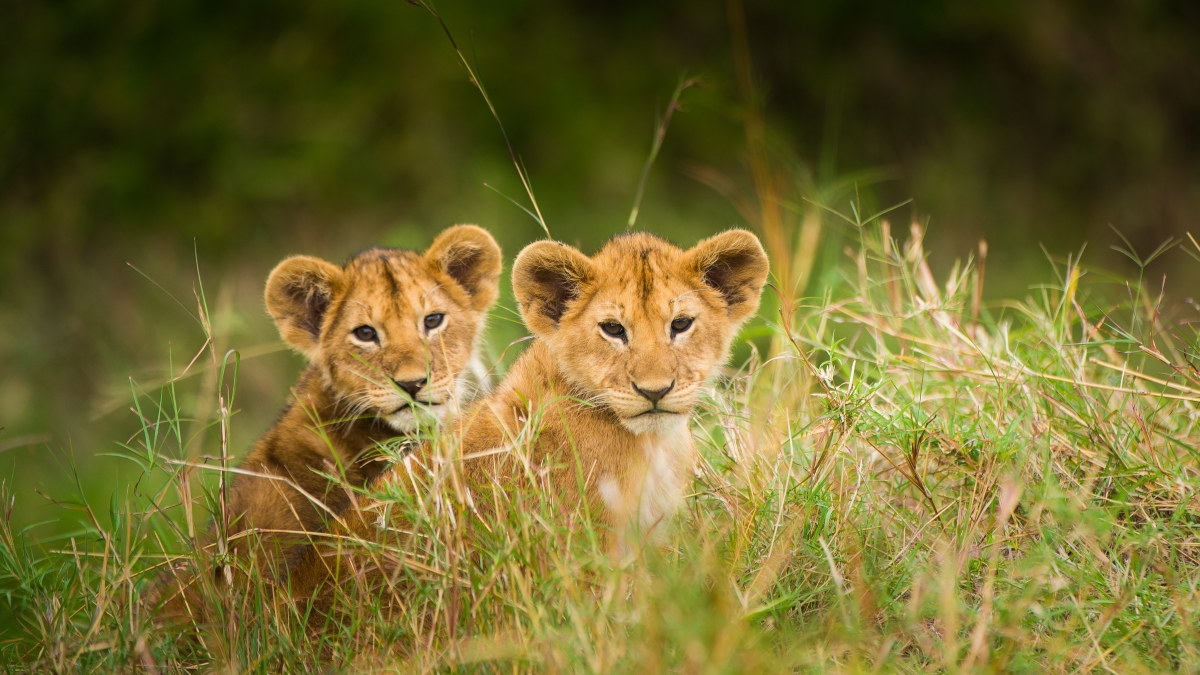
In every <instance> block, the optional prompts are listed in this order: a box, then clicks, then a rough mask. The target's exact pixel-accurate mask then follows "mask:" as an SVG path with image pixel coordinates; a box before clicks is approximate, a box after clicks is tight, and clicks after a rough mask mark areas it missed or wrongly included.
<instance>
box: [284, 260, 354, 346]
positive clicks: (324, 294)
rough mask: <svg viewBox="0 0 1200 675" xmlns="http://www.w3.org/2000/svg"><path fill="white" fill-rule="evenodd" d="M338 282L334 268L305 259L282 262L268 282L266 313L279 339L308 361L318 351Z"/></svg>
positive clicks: (339, 280) (338, 269) (339, 273)
mask: <svg viewBox="0 0 1200 675" xmlns="http://www.w3.org/2000/svg"><path fill="white" fill-rule="evenodd" d="M341 280H342V270H341V268H339V267H338V266H337V265H334V264H333V263H329V262H325V261H324V260H321V259H320V258H313V257H311V256H306V255H298V256H293V257H291V258H288V259H287V260H284V261H283V262H281V263H279V265H278V266H276V267H275V269H274V270H273V271H272V272H271V276H270V277H268V278H267V311H268V312H270V313H271V317H272V318H274V319H275V325H276V326H278V327H279V335H280V336H282V337H283V339H284V341H285V342H287V343H288V344H289V345H291V346H293V347H295V348H296V349H297V350H299V351H300V352H301V353H302V354H304V355H305V356H307V357H309V358H312V357H313V356H315V355H316V353H317V350H318V349H319V347H320V341H321V323H322V322H323V321H324V320H325V312H326V310H328V309H329V303H330V301H331V300H332V298H333V291H334V288H335V287H336V286H337V285H338V284H339V283H341Z"/></svg>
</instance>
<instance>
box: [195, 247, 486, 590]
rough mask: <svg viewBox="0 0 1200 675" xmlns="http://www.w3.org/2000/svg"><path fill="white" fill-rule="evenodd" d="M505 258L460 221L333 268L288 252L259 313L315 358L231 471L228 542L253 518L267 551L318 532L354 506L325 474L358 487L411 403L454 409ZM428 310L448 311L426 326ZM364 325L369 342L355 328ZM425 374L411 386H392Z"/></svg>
mask: <svg viewBox="0 0 1200 675" xmlns="http://www.w3.org/2000/svg"><path fill="white" fill-rule="evenodd" d="M500 269H501V254H500V248H499V247H498V246H497V245H496V242H495V240H494V239H493V238H492V236H491V235H490V234H488V233H487V232H486V231H485V230H483V229H481V228H478V227H475V226H473V225H461V226H457V227H453V228H450V229H448V230H446V231H445V232H443V233H442V234H441V235H439V236H438V237H437V239H436V240H435V241H434V242H433V244H432V245H431V246H430V248H429V250H428V251H426V252H425V253H424V254H420V253H415V252H412V251H406V250H401V249H381V248H373V249H369V250H367V251H364V252H362V253H359V254H358V255H356V256H354V257H353V258H351V259H350V260H349V261H348V262H347V263H346V264H345V265H344V266H341V267H339V266H337V265H334V264H332V263H328V262H326V261H324V260H320V259H318V258H312V257H308V256H296V257H292V258H288V259H287V260H284V261H283V262H282V263H280V264H279V266H277V267H276V268H275V270H274V271H272V272H271V275H270V278H269V279H268V280H267V287H266V304H267V310H268V311H269V312H270V314H271V316H272V317H273V318H274V319H275V322H276V324H277V325H278V327H279V332H280V334H281V335H282V336H283V339H284V340H285V341H287V342H288V344H290V345H291V346H292V347H294V348H296V349H297V350H299V351H300V352H301V353H303V354H304V355H305V356H307V357H308V358H309V360H310V363H309V365H308V367H307V368H305V370H304V372H303V373H302V374H301V375H300V378H299V381H298V382H297V384H296V386H295V388H294V389H293V390H292V393H293V397H292V400H291V401H289V403H288V405H287V407H286V408H285V409H284V411H283V413H282V414H281V415H280V417H279V419H278V421H276V423H275V424H274V425H273V426H272V427H271V428H270V430H268V431H267V432H266V434H265V435H263V437H262V438H261V439H260V440H259V441H258V442H257V443H256V444H255V445H254V447H253V449H252V450H251V451H250V453H249V454H248V455H247V456H246V458H245V460H244V461H243V462H242V464H241V466H240V467H239V471H238V473H237V475H236V476H235V477H234V478H233V482H232V486H231V489H230V496H229V504H228V512H227V520H228V527H227V533H228V536H230V537H231V538H233V540H234V541H235V542H236V543H235V545H234V547H233V549H234V552H235V553H238V552H245V551H246V549H247V546H248V543H249V542H250V541H251V540H250V539H248V538H246V537H238V536H237V535H238V534H239V533H242V532H245V531H247V530H249V529H251V528H254V529H257V530H258V531H259V534H260V536H259V538H258V541H261V542H262V543H263V544H264V545H265V546H264V548H265V549H266V551H267V554H268V559H271V558H273V557H274V556H273V554H274V553H277V552H280V551H284V550H286V549H287V548H288V547H290V546H293V545H295V544H296V543H297V542H298V541H303V540H304V534H303V533H305V532H315V531H320V530H322V529H324V528H325V522H326V519H327V518H329V517H330V515H331V514H336V513H340V512H341V511H343V510H344V509H345V507H346V506H347V504H348V503H349V495H348V493H347V489H346V488H344V487H341V486H338V485H337V484H336V483H335V482H333V481H330V480H329V479H328V478H326V476H325V475H327V474H328V475H338V476H340V477H341V478H342V479H343V480H344V481H345V483H346V484H347V485H348V486H356V487H362V486H364V485H366V484H367V482H368V481H369V480H371V479H372V478H373V477H375V476H376V475H378V474H379V472H380V471H381V470H382V469H383V468H384V465H383V464H382V463H381V462H380V461H378V460H377V459H373V458H372V456H371V453H372V451H373V450H375V449H376V448H377V447H378V444H379V443H380V442H382V441H386V440H388V439H391V438H394V437H397V436H401V435H404V434H408V433H411V432H415V431H416V430H417V429H418V426H419V422H420V420H419V419H418V414H422V415H426V416H427V417H429V418H440V417H442V416H444V415H446V414H447V413H451V412H454V411H456V410H457V407H458V401H459V397H460V395H462V393H463V392H462V391H461V390H462V389H463V381H464V375H465V374H466V373H467V370H468V367H469V366H470V365H471V362H472V359H473V357H474V354H475V351H476V347H477V345H478V342H479V337H480V334H481V332H482V328H483V325H484V321H485V319H486V317H487V312H488V309H489V308H490V307H491V305H492V304H493V303H494V302H495V300H496V297H497V294H498V290H499V288H498V286H499V275H500ZM433 314H442V315H443V316H444V318H443V319H442V322H441V323H440V325H438V326H437V327H435V328H432V329H430V328H428V327H427V326H426V325H425V323H424V322H425V319H426V317H428V316H430V315H433ZM362 326H368V327H370V328H371V329H372V330H373V331H374V332H375V336H374V340H362V339H360V337H359V336H356V329H358V328H359V327H362ZM420 380H427V381H426V383H424V384H423V385H422V386H421V387H420V388H419V389H417V390H416V395H415V396H414V397H410V395H409V394H408V393H407V392H406V391H403V390H402V388H401V386H400V385H399V383H406V382H407V383H411V382H415V381H420ZM410 386H411V385H410ZM414 401H415V404H414ZM414 405H415V406H416V407H417V408H419V410H420V411H421V412H420V413H417V412H414V410H413V408H414ZM185 576H186V575H185Z"/></svg>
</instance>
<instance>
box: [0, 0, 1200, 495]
mask: <svg viewBox="0 0 1200 675" xmlns="http://www.w3.org/2000/svg"><path fill="white" fill-rule="evenodd" d="M438 9H439V11H440V12H441V13H442V14H443V16H444V17H445V19H446V21H447V23H448V25H449V26H450V27H451V29H452V30H453V31H454V32H455V35H456V37H457V39H458V42H459V44H460V46H461V47H462V49H463V51H464V53H465V54H466V55H467V57H468V58H469V59H471V60H472V61H473V63H474V64H475V65H476V67H477V68H478V71H479V72H480V74H481V76H482V79H483V81H484V83H485V84H486V85H487V87H488V89H489V92H490V93H491V95H492V98H493V100H494V101H495V103H496V106H497V108H498V110H499V113H500V115H501V117H502V118H503V120H504V123H505V126H506V128H507V130H508V134H509V137H510V139H511V140H512V144H513V147H514V148H515V149H516V151H517V152H518V153H519V154H520V156H521V158H522V160H523V161H524V164H525V166H526V167H527V168H528V171H529V174H530V176H531V178H532V181H533V187H534V190H535V192H536V194H537V195H538V199H539V202H540V203H541V207H542V210H543V213H545V215H546V219H547V221H548V224H549V227H550V230H551V232H552V233H553V234H554V236H556V237H557V238H560V239H563V240H565V241H568V242H571V243H577V244H579V245H580V246H582V247H584V248H585V249H590V248H591V247H593V246H595V245H596V244H597V243H598V242H600V241H601V240H603V239H604V238H605V237H607V236H609V235H610V234H611V233H613V232H615V231H619V230H620V229H622V228H623V227H624V223H625V219H626V217H627V214H628V212H629V208H630V206H631V202H632V199H633V195H634V193H635V190H636V187H637V180H638V176H639V175H640V171H641V167H642V163H643V161H644V160H645V157H646V154H647V152H648V151H649V147H650V140H651V134H652V131H653V125H654V121H655V114H656V110H657V111H659V112H661V109H662V108H663V107H664V106H665V105H666V101H667V97H668V96H669V94H670V91H671V89H672V87H673V86H674V85H675V83H676V82H677V81H678V80H679V78H680V77H681V76H682V75H683V74H684V73H687V74H689V75H695V76H699V77H700V78H701V79H702V81H703V82H704V85H703V86H701V87H696V88H693V89H690V90H689V91H688V92H687V93H686V94H685V96H684V107H683V111H682V112H681V113H679V114H678V115H676V116H675V118H674V120H673V122H672V126H671V128H670V130H669V133H668V136H667V138H666V142H665V144H664V146H663V149H662V154H661V156H660V157H659V158H658V163H657V165H656V167H655V169H654V171H653V172H652V173H651V175H650V181H649V184H648V187H647V191H646V199H645V202H644V204H643V208H642V215H641V218H640V219H639V227H645V228H647V229H651V230H653V231H656V232H659V233H662V234H664V235H666V236H668V237H671V238H673V239H676V240H678V241H679V242H680V243H691V242H693V241H695V239H697V238H698V237H700V236H702V235H704V234H707V233H709V232H712V231H715V230H717V229H720V228H723V227H728V226H730V225H731V224H742V223H743V220H742V217H741V215H740V214H739V212H738V210H737V209H736V208H735V207H734V206H733V205H732V204H731V203H730V201H729V200H727V199H726V198H724V197H722V196H721V195H719V194H717V193H716V192H714V191H713V190H712V189H711V188H710V187H708V186H706V185H703V184H701V183H700V182H698V181H696V180H694V179H693V178H692V177H691V176H694V175H696V168H697V167H709V168H711V169H712V170H713V171H716V172H719V173H721V174H722V175H725V176H729V177H730V180H731V182H732V183H733V184H734V185H738V186H743V187H742V188H741V189H743V190H744V189H745V187H744V186H745V185H747V183H748V180H747V177H746V173H747V172H746V170H745V168H744V160H743V158H744V149H745V137H744V133H743V130H742V128H741V110H742V107H741V104H740V103H739V99H738V96H737V88H736V86H734V75H733V65H732V59H731V56H730V49H729V43H730V40H729V26H728V21H727V17H726V8H725V5H724V4H723V3H720V2H710V3H695V2H683V1H682V0H672V1H668V2H654V3H639V2H609V3H602V4H587V3H549V2H530V1H506V2H489V3H465V2H445V3H439V5H438ZM746 16H747V26H748V34H749V37H750V50H751V52H752V55H753V57H754V60H755V66H756V68H755V73H756V75H757V77H758V81H759V85H760V92H761V94H762V97H763V104H764V108H765V110H766V115H767V128H768V130H769V133H770V137H769V139H768V142H769V147H770V148H771V150H772V152H774V153H776V158H775V159H776V161H778V163H779V165H780V166H786V167H790V171H791V173H790V174H789V175H793V176H797V177H798V178H797V179H796V180H797V181H799V182H804V183H805V184H806V185H811V186H814V190H816V191H814V192H812V194H818V193H819V188H821V187H822V186H827V185H832V184H835V183H836V182H837V181H838V180H839V178H841V177H844V176H846V175H847V172H850V171H857V170H861V169H867V168H882V169H885V170H886V171H887V172H888V173H889V174H890V175H891V176H892V177H893V178H894V179H895V180H892V181H890V182H887V183H883V184H879V185H874V186H872V190H873V191H874V195H875V199H876V201H877V202H878V203H880V204H883V205H888V204H895V203H899V202H901V201H903V200H905V199H908V198H910V197H912V198H913V199H914V201H913V203H912V205H911V206H906V207H905V208H903V209H901V210H899V211H897V212H896V213H895V214H894V218H895V220H896V221H897V222H901V223H903V222H905V221H906V219H908V218H910V217H911V218H914V219H924V218H926V217H930V218H931V228H932V230H931V231H932V233H933V234H932V237H931V240H932V242H931V244H930V248H931V249H932V254H933V256H934V262H935V267H939V266H940V268H942V269H944V268H946V267H948V265H949V262H950V261H951V260H952V259H953V258H954V257H956V256H962V255H964V254H965V253H966V252H969V251H972V250H974V248H975V244H976V240H977V239H979V238H986V239H987V240H988V241H989V243H990V245H991V256H990V258H989V261H988V269H989V293H993V294H995V293H1000V292H1019V291H1021V290H1023V289H1024V288H1026V287H1027V286H1028V285H1029V284H1030V283H1031V282H1033V281H1035V280H1037V279H1039V278H1044V277H1046V276H1047V275H1048V274H1049V272H1048V266H1047V265H1046V264H1045V263H1044V258H1043V257H1042V256H1041V254H1040V253H1039V252H1038V251H1037V245H1038V243H1043V244H1044V245H1045V246H1046V248H1047V250H1049V251H1050V252H1052V253H1055V254H1066V253H1068V252H1071V251H1077V250H1078V249H1079V248H1080V247H1081V246H1082V245H1083V243H1084V242H1085V241H1088V240H1090V241H1091V242H1092V246H1091V248H1090V250H1089V252H1088V255H1087V256H1085V260H1087V261H1089V262H1092V263H1094V264H1098V265H1111V266H1119V265H1126V267H1125V268H1124V271H1128V267H1127V265H1128V261H1127V260H1125V259H1124V258H1122V257H1120V256H1119V255H1118V254H1116V253H1113V252H1111V251H1108V250H1107V247H1108V245H1109V244H1110V243H1116V239H1115V237H1114V236H1113V234H1112V233H1111V232H1110V231H1109V230H1108V226H1109V225H1110V224H1111V225H1113V226H1114V227H1116V228H1117V229H1119V230H1121V231H1122V232H1123V233H1125V234H1126V235H1127V236H1128V237H1129V238H1130V240H1131V242H1132V244H1133V245H1134V246H1135V248H1137V249H1138V250H1141V251H1142V252H1143V253H1145V252H1148V251H1150V250H1153V249H1154V248H1155V247H1156V246H1158V245H1159V244H1160V243H1161V242H1162V241H1163V240H1165V239H1167V238H1169V237H1179V236H1182V235H1183V234H1184V232H1185V231H1186V230H1187V229H1188V227H1189V226H1190V225H1191V223H1192V220H1191V218H1192V215H1193V214H1195V213H1196V212H1197V207H1198V206H1200V131H1198V130H1200V127H1198V126H1197V125H1196V124H1195V120H1197V119H1200V5H1197V4H1196V3H1194V2H1188V1H1187V0H1159V1H1152V0H1142V1H1133V0H1127V1H1123V2H1122V1H1116V0H1112V1H1104V2H1094V1H1088V2H1084V1H1082V0H1077V1H1070V0H1021V1H1016V2H1013V1H1007V0H986V1H980V2H973V3H956V2H950V1H949V0H936V1H933V2H926V3H920V4H913V3H895V2H888V1H887V0H850V1H844V2H833V1H832V0H823V1H819V2H806V3H797V2H786V1H782V0H781V1H776V2H766V1H761V0H751V1H749V2H748V3H747V6H746ZM484 183H487V184H488V185H490V186H493V187H494V188H495V189H496V190H498V191H500V192H502V193H503V194H505V195H509V196H511V197H513V198H514V199H517V200H518V201H523V195H522V189H521V187H520V184H519V182H518V180H517V177H516V174H515V171H514V169H513V167H512V165H511V162H510V161H509V158H508V151H507V149H506V147H505V145H504V140H503V138H502V136H501V135H500V133H499V130H498V129H497V127H496V124H495V121H494V120H493V119H492V118H491V116H490V114H489V113H488V111H487V108H486V106H485V105H484V104H483V102H482V101H481V100H480V98H479V95H478V92H476V91H475V90H474V88H473V87H472V86H471V85H470V83H469V82H468V81H467V79H466V75H465V72H464V71H463V69H462V68H461V66H460V64H459V63H458V62H457V59H456V57H455V55H454V53H453V51H452V50H451V48H450V45H449V44H448V42H447V40H446V38H445V36H444V35H443V34H442V32H441V30H440V29H439V27H438V26H437V24H436V23H435V22H434V20H433V19H432V18H431V17H430V16H429V15H428V14H427V13H426V12H425V11H423V10H422V9H420V8H418V7H414V6H412V5H410V4H407V3H405V2H401V1H400V0H387V1H381V0H346V1H343V2H336V3H335V2H304V3H297V2H282V1H280V0H266V1H260V2H252V3H247V2H228V1H221V0H216V1H209V2H197V1H195V0H177V1H175V2H169V3H167V2H154V1H153V0H130V1H129V2H123V3H114V2H101V1H97V0H65V1H63V2H54V3H47V2H31V1H28V0H13V1H12V2H8V3H5V4H4V6H3V7H2V8H0V288H2V289H3V294H2V295H0V427H4V429H3V431H0V448H3V449H4V450H3V451H2V454H0V461H2V462H4V463H6V464H4V465H3V466H6V467H9V468H6V469H5V471H6V472H8V471H13V470H14V469H12V468H11V467H13V466H15V467H16V468H15V471H16V472H17V474H18V475H19V476H20V477H21V480H20V481H19V482H18V485H19V487H22V488H26V487H33V486H36V485H39V484H44V483H46V482H50V481H53V480H55V477H57V476H59V475H61V473H62V472H63V471H64V470H69V469H68V465H67V463H66V460H65V459H64V458H65V457H69V456H71V455H73V456H74V457H75V460H76V461H78V462H79V464H80V466H81V467H83V468H84V470H85V471H87V472H88V476H87V478H88V480H87V481H86V483H87V484H88V485H89V486H94V488H93V489H95V490H97V491H98V492H97V494H98V495H107V494H108V493H107V492H106V491H107V490H110V489H111V481H110V480H108V479H109V478H110V477H111V475H112V471H113V470H110V469H103V470H101V469H98V468H97V467H98V466H99V465H98V464H96V463H95V462H92V460H91V459H90V458H91V457H92V456H93V455H95V454H96V453H101V452H106V451H108V450H111V448H112V446H111V439H119V438H123V437H124V436H126V435H127V434H128V433H129V432H130V430H131V429H133V428H135V427H136V424H135V419H134V418H131V416H130V415H129V414H127V413H122V412H121V410H122V409H124V408H125V407H126V406H127V405H128V401H129V383H128V381H127V379H126V378H127V377H128V376H129V375H130V374H133V375H134V376H136V377H137V378H138V379H142V380H147V379H148V380H154V379H155V378H161V377H162V376H163V375H164V374H165V373H166V372H167V370H168V369H167V366H166V365H165V364H167V363H172V364H174V368H175V369H176V371H178V370H179V369H181V368H182V367H183V366H184V365H185V364H186V363H187V362H188V360H189V359H190V358H191V356H192V355H193V354H194V353H195V352H196V351H197V350H198V349H200V346H201V341H202V340H201V339H200V338H199V337H198V336H199V335H200V331H199V330H198V327H197V326H196V325H195V324H194V323H193V322H192V320H191V319H189V318H188V314H187V313H185V311H184V310H185V309H194V306H195V300H194V297H193V292H194V288H195V285H196V280H197V275H198V273H199V275H200V278H203V280H204V281H205V282H206V284H208V291H209V293H210V294H211V297H212V298H214V311H216V312H217V313H218V314H219V315H220V316H221V317H223V320H222V321H221V322H219V325H220V326H221V327H222V328H221V330H222V331H224V332H223V333H221V334H220V335H219V336H218V337H219V338H220V339H221V340H223V341H224V343H223V346H224V347H226V348H233V347H236V348H239V349H249V348H255V347H261V351H263V352H266V355H265V356H262V357H260V358H257V359H248V360H247V361H246V365H245V368H244V372H243V375H242V378H243V382H242V383H241V386H243V389H242V390H241V391H242V394H241V400H242V401H243V402H244V407H243V408H242V410H241V412H240V413H239V414H240V415H242V417H241V419H240V420H239V422H238V424H239V427H238V431H239V434H238V435H239V438H238V439H237V442H238V443H240V444H241V445H240V447H245V445H246V444H247V443H249V442H250V441H251V440H252V439H253V438H254V436H255V435H256V434H257V433H258V431H260V430H261V429H263V428H265V426H266V425H267V424H268V423H269V421H270V419H271V418H272V416H273V415H274V414H275V411H276V410H277V409H278V407H279V406H280V404H281V403H282V400H283V397H284V395H285V391H286V387H287V385H288V383H290V381H291V378H292V377H293V375H294V373H295V372H296V370H297V368H298V366H299V363H300V361H299V359H298V358H296V357H291V356H286V355H285V353H283V352H278V351H276V352H271V351H269V344H270V342H271V341H272V340H273V339H274V334H273V328H272V326H271V325H270V323H269V321H268V320H267V319H266V318H265V316H264V313H263V312H262V310H261V301H260V300H259V293H260V289H261V284H262V282H263V280H264V279H265V276H266V274H267V272H268V271H269V269H270V268H271V266H272V265H273V264H274V263H275V262H277V261H278V260H279V259H281V258H282V257H284V256H286V255H288V254H292V253H309V254H316V255H321V256H324V257H327V258H330V259H334V260H340V259H341V258H342V257H344V256H345V255H347V254H348V253H350V252H352V251H354V250H357V249H359V248H363V247H366V246H369V245H374V244H383V245H405V246H414V247H420V246H423V245H424V244H425V243H427V242H428V241H429V239H430V238H431V236H432V234H433V233H434V232H436V231H437V230H439V229H441V228H442V227H444V226H446V225H449V224H452V223H455V222H478V223H480V224H482V225H484V226H486V227H488V228H490V229H491V230H492V231H493V232H495V233H496V235H497V238H498V239H499V240H500V242H501V244H502V245H503V246H504V247H505V250H506V253H507V254H509V255H510V256H511V255H512V254H515V252H516V251H517V250H519V248H520V247H521V246H523V245H524V244H526V243H528V242H529V241H531V240H533V239H535V238H537V237H538V236H539V230H538V227H537V225H536V224H535V223H534V222H533V221H532V220H531V219H529V218H528V217H527V216H526V215H525V214H523V213H522V212H521V211H520V210H518V209H517V208H515V207H513V206H512V205H511V204H509V203H508V202H507V201H505V199H504V198H503V197H502V196H500V195H497V194H496V193H495V192H493V191H492V190H489V189H488V188H487V187H485V186H484ZM843 184H844V182H843ZM843 192H845V191H844V190H843ZM1193 229H1194V228H1193ZM827 234H836V232H835V231H834V230H828V231H827ZM822 251H823V254H822V255H823V258H822V260H820V261H818V267H819V268H820V269H825V270H831V269H832V262H833V261H834V260H836V259H837V258H838V257H839V256H840V255H841V250H840V246H839V245H837V239H836V237H833V238H827V239H826V245H825V246H824V247H823V249H822ZM1172 260H1173V258H1172V257H1171V256H1164V257H1163V258H1161V259H1160V260H1159V261H1156V263H1155V264H1156V267H1154V268H1153V270H1152V271H1153V272H1154V273H1155V274H1158V273H1161V272H1164V271H1169V272H1170V273H1171V274H1173V275H1175V274H1183V273H1184V272H1183V271H1178V272H1177V271H1176V270H1175V269H1174V268H1173V267H1172V262H1171V261H1172ZM126 263H129V264H131V265H133V266H134V267H136V268H137V269H138V270H141V271H142V272H144V274H145V277H149V278H151V279H153V281H154V283H152V282H150V281H148V280H147V279H146V278H145V277H144V276H142V275H141V274H139V273H138V272H136V271H134V270H133V269H131V268H130V267H128V266H127V265H126ZM816 278H817V279H818V280H819V279H820V276H819V275H818V276H817V277H816ZM1180 278H1183V277H1180ZM1193 281H1194V278H1193ZM156 284H158V285H161V287H162V288H161V289H160V288H159V287H158V286H157V285H156ZM1175 284H1176V287H1177V288H1180V289H1185V288H1187V286H1186V285H1179V282H1178V281H1176V282H1175ZM1151 285H1153V284H1151ZM808 290H809V292H810V293H819V291H820V287H819V284H813V285H810V287H809V289H808ZM164 291H166V292H164ZM172 296H173V297H174V298H175V299H178V301H179V303H180V304H182V305H184V306H185V307H184V309H181V308H180V305H179V304H177V303H176V300H175V299H173V297H172ZM509 304H510V306H511V303H509ZM512 317H513V315H512V314H511V312H507V313H506V312H500V313H499V314H498V317H497V320H496V321H495V322H494V324H493V325H494V337H493V340H492V355H493V356H496V355H498V354H499V353H500V351H501V350H502V349H503V346H504V345H505V344H507V343H508V341H510V340H511V339H513V338H514V337H516V336H519V335H520V334H522V331H521V328H520V326H519V325H517V324H515V323H514V322H513V321H511V319H512ZM168 345H169V347H168ZM263 345H266V346H263ZM34 441H43V442H38V443H35V442H34ZM44 441H49V443H44ZM51 449H53V450H51ZM59 449H63V450H61V452H60V450H59ZM55 457H58V459H55ZM106 486H108V487H106Z"/></svg>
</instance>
